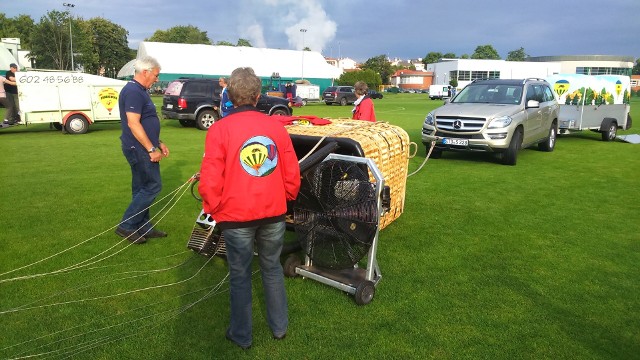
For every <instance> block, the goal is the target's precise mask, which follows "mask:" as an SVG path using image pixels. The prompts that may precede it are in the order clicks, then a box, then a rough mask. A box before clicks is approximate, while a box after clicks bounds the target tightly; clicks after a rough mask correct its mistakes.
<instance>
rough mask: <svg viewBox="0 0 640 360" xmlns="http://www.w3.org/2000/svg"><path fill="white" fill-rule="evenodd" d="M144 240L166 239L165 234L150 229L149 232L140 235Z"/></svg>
mask: <svg viewBox="0 0 640 360" xmlns="http://www.w3.org/2000/svg"><path fill="white" fill-rule="evenodd" d="M142 234H143V235H144V237H146V238H163V237H167V233H166V232H164V231H160V230H157V229H151V230H150V231H147V232H143V233H142Z"/></svg>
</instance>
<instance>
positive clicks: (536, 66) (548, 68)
mask: <svg viewBox="0 0 640 360" xmlns="http://www.w3.org/2000/svg"><path fill="white" fill-rule="evenodd" d="M633 65H634V58H633V57H629V56H612V55H565V56H539V57H529V58H527V60H526V61H506V60H478V59H442V60H441V61H440V62H438V63H434V64H428V65H427V71H430V72H433V84H434V85H439V84H445V85H447V84H449V82H450V81H451V79H452V78H456V79H458V88H462V87H464V86H466V85H467V84H468V83H470V82H471V81H473V80H478V79H524V78H546V77H548V76H550V75H553V74H586V75H589V74H590V75H631V69H632V68H633Z"/></svg>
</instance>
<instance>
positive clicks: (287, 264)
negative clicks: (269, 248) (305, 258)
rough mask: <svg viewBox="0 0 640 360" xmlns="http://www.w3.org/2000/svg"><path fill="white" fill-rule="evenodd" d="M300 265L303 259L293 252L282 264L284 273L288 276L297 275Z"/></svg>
mask: <svg viewBox="0 0 640 360" xmlns="http://www.w3.org/2000/svg"><path fill="white" fill-rule="evenodd" d="M300 265H302V261H301V260H300V257H298V255H296V254H291V255H289V256H287V259H286V260H285V261H284V264H283V265H282V269H283V272H284V275H285V276H287V277H297V276H298V274H296V268H297V267H298V266H300Z"/></svg>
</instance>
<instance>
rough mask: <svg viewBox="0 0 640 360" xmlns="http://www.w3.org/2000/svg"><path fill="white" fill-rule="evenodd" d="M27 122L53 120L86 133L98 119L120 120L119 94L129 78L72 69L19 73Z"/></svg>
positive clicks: (72, 130) (58, 126)
mask: <svg viewBox="0 0 640 360" xmlns="http://www.w3.org/2000/svg"><path fill="white" fill-rule="evenodd" d="M16 82H17V85H18V99H19V102H20V111H21V112H22V115H21V118H22V122H23V123H24V124H25V125H29V124H38V123H51V124H52V125H53V126H54V127H55V128H56V129H58V130H62V129H64V130H65V131H66V132H67V133H69V134H84V133H86V132H87V131H88V129H89V124H93V123H94V122H97V121H120V111H119V109H118V97H119V95H120V90H122V87H123V86H124V85H125V84H126V83H127V82H126V81H122V80H116V79H110V78H106V77H103V76H98V75H91V74H84V73H79V72H69V71H26V72H17V73H16Z"/></svg>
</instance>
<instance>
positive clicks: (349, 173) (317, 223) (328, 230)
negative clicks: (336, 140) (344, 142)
mask: <svg viewBox="0 0 640 360" xmlns="http://www.w3.org/2000/svg"><path fill="white" fill-rule="evenodd" d="M293 210H294V211H293V213H294V225H295V231H296V234H297V238H298V241H299V242H300V245H301V247H302V249H303V250H304V251H305V253H306V255H307V256H308V257H309V258H310V259H312V261H313V263H314V265H315V266H318V267H324V268H328V269H346V268H349V267H353V266H354V265H355V264H357V263H358V261H360V260H361V259H362V258H363V257H364V256H365V255H366V254H367V253H368V251H369V248H370V247H371V245H372V243H373V239H374V238H375V235H376V232H377V228H378V222H379V214H378V201H377V198H376V187H375V184H374V183H371V182H370V181H369V175H368V172H367V167H366V165H362V164H357V163H354V162H350V161H345V160H326V161H324V162H322V163H320V164H318V165H317V166H315V167H314V168H313V169H311V170H310V171H308V172H307V173H305V174H304V176H303V180H302V185H301V189H300V193H299V195H298V199H297V200H296V202H295V205H294V209H293Z"/></svg>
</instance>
